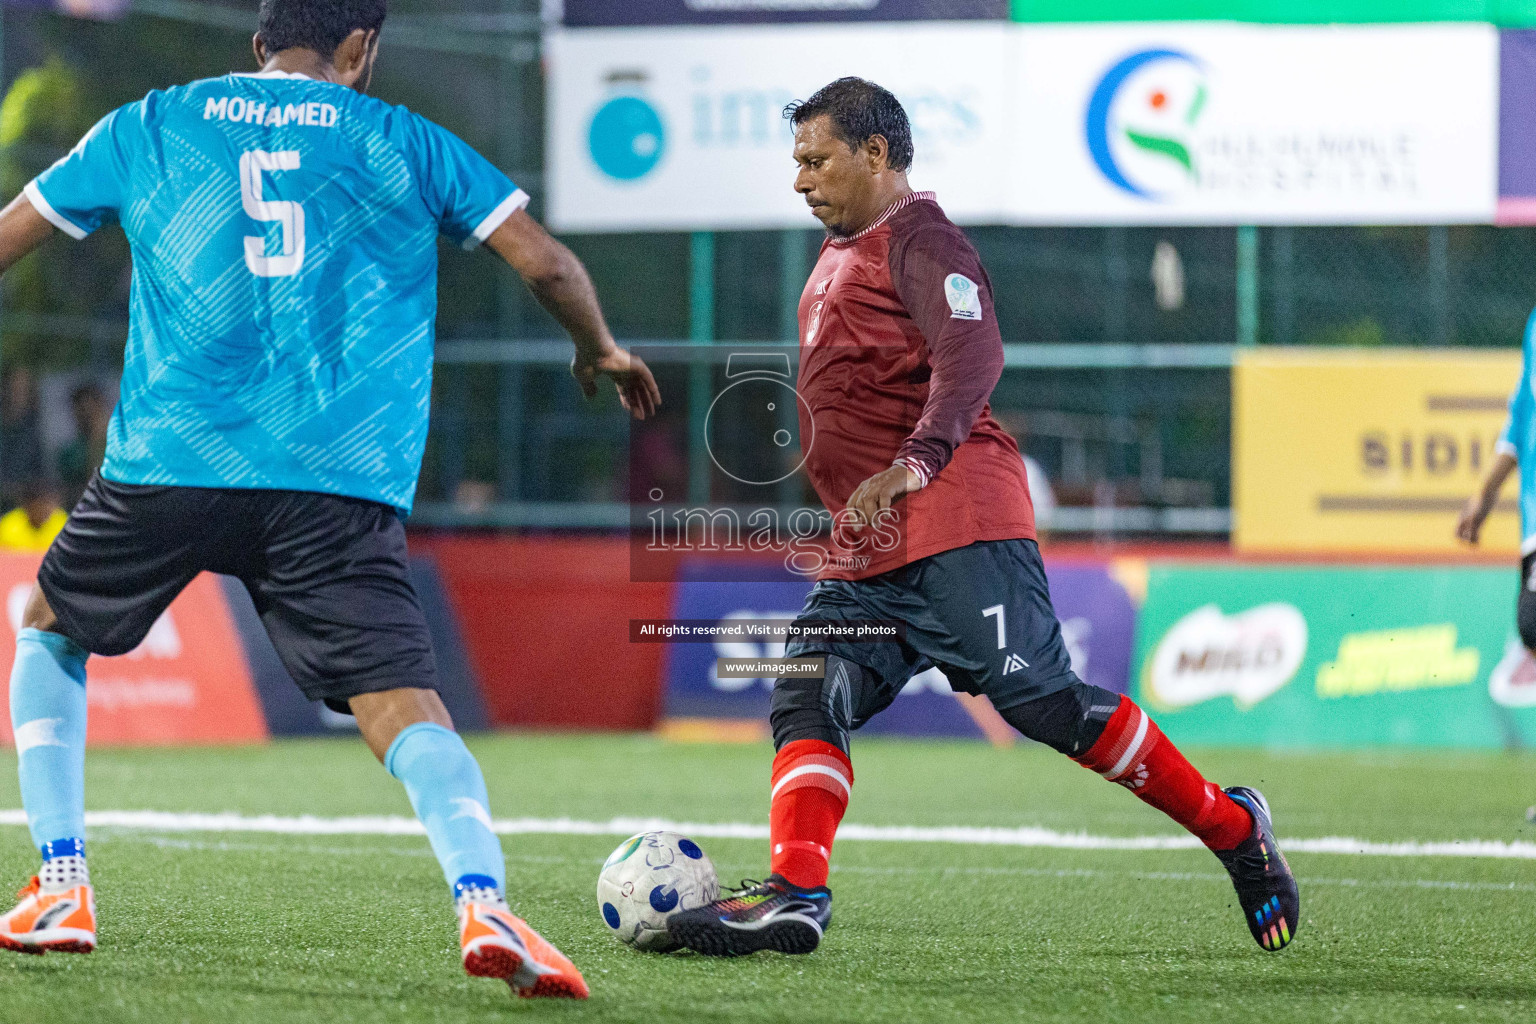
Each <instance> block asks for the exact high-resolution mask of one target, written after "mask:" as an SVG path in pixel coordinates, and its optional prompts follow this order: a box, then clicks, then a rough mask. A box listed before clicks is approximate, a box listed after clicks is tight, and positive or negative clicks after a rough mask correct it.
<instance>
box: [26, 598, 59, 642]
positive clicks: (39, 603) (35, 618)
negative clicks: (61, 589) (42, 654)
mask: <svg viewBox="0 0 1536 1024" xmlns="http://www.w3.org/2000/svg"><path fill="white" fill-rule="evenodd" d="M21 624H22V626H23V627H25V628H27V629H41V630H43V631H44V632H49V633H51V632H54V627H56V626H57V625H58V624H59V620H58V618H57V617H56V616H55V615H54V614H53V609H52V608H50V607H48V599H47V598H46V597H44V596H43V588H42V587H33V588H32V596H31V597H29V598H27V607H26V610H25V611H23V612H22V613H21Z"/></svg>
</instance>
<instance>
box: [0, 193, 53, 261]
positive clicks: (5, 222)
mask: <svg viewBox="0 0 1536 1024" xmlns="http://www.w3.org/2000/svg"><path fill="white" fill-rule="evenodd" d="M53 232H54V227H53V225H52V224H50V223H48V221H47V220H45V219H44V218H43V215H42V214H40V213H38V212H37V207H35V206H33V205H32V201H31V200H29V199H28V198H27V197H26V194H25V193H23V194H21V195H18V196H17V197H16V198H15V199H12V200H11V202H10V205H8V206H7V207H6V208H5V209H4V210H0V274H3V273H5V272H6V271H7V270H9V269H11V267H13V266H15V265H16V262H17V261H18V260H20V259H21V258H22V257H23V256H25V255H26V254H27V253H29V252H31V251H32V250H33V249H36V248H37V247H38V246H39V245H42V244H43V241H44V240H45V239H46V238H47V237H48V236H49V235H51V234H53Z"/></svg>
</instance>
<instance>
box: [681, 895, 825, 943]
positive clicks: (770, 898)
mask: <svg viewBox="0 0 1536 1024" xmlns="http://www.w3.org/2000/svg"><path fill="white" fill-rule="evenodd" d="M831 923H832V890H830V889H828V888H827V887H826V886H824V885H822V886H818V887H816V888H815V889H799V888H796V887H795V886H793V885H790V884H789V882H788V881H787V880H785V878H784V877H783V876H782V875H769V876H768V880H767V881H764V882H752V881H746V882H743V883H742V888H740V889H738V890H736V892H734V893H732V894H731V895H730V896H727V897H725V898H724V899H719V900H715V901H714V902H713V903H706V904H705V905H704V906H702V907H699V908H698V909H697V910H684V911H682V912H680V913H677V914H673V915H672V916H671V917H670V918H668V919H667V930H668V931H669V932H671V934H672V938H673V940H675V941H677V942H680V943H682V944H683V945H684V946H687V947H688V948H689V949H691V950H693V951H694V952H696V953H703V954H704V955H705V956H746V955H747V954H749V953H756V952H757V951H758V950H760V949H771V950H775V951H776V952H779V953H809V952H811V951H812V950H814V949H815V948H816V947H817V946H818V945H820V944H821V935H822V932H824V931H826V930H827V926H828V925H830V924H831Z"/></svg>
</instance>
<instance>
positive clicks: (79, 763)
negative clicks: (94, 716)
mask: <svg viewBox="0 0 1536 1024" xmlns="http://www.w3.org/2000/svg"><path fill="white" fill-rule="evenodd" d="M89 656H90V655H88V654H87V653H86V651H85V649H84V648H82V647H81V646H80V645H79V644H76V643H75V642H74V641H73V640H70V639H69V638H68V637H65V636H61V635H60V634H58V633H45V632H44V631H42V630H40V629H23V630H22V631H21V632H20V633H19V634H17V636H16V661H15V663H14V664H13V665H12V666H11V728H12V729H13V730H14V731H15V734H16V760H17V762H18V767H19V770H20V774H21V803H22V806H24V807H25V808H26V809H27V826H28V827H29V828H30V829H31V830H32V842H33V843H35V844H36V845H37V847H38V849H40V850H42V851H44V853H45V854H47V853H48V851H49V850H50V849H53V848H57V849H59V850H61V851H62V850H64V849H71V850H72V849H74V848H75V847H73V846H71V845H70V843H71V842H74V843H77V844H79V847H78V848H79V849H80V850H81V851H82V852H83V849H84V846H83V844H84V842H85V659H86V658H88V657H89Z"/></svg>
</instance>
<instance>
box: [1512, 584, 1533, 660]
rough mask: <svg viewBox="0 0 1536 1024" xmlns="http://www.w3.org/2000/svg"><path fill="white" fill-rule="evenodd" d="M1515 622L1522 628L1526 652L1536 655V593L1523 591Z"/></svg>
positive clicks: (1522, 641) (1521, 639) (1522, 640)
mask: <svg viewBox="0 0 1536 1024" xmlns="http://www.w3.org/2000/svg"><path fill="white" fill-rule="evenodd" d="M1515 621H1516V623H1517V624H1518V625H1519V627H1520V642H1521V643H1523V644H1525V649H1526V650H1528V651H1531V652H1532V653H1536V593H1532V592H1531V591H1529V590H1524V591H1521V593H1520V606H1519V609H1518V611H1517V614H1516V617H1515Z"/></svg>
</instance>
